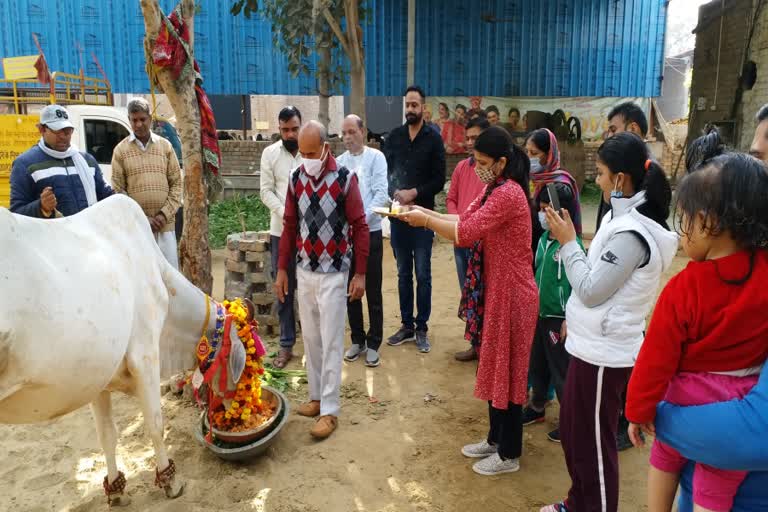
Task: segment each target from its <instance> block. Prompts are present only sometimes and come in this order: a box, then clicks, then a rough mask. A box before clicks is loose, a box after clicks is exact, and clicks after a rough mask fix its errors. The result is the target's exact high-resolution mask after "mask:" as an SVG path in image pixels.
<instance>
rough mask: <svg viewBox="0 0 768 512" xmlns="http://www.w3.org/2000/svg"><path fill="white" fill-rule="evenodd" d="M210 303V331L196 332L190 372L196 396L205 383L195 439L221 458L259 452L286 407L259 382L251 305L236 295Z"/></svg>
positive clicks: (260, 349) (260, 350) (259, 353)
mask: <svg viewBox="0 0 768 512" xmlns="http://www.w3.org/2000/svg"><path fill="white" fill-rule="evenodd" d="M215 306H216V307H215V309H216V324H215V328H214V332H213V335H212V337H211V339H208V337H207V336H206V335H205V334H204V335H203V336H201V338H200V341H199V342H198V344H197V358H198V362H199V365H198V368H197V370H196V371H195V373H194V374H193V376H192V385H193V388H194V389H195V395H196V396H197V397H198V399H199V392H200V389H201V387H202V385H203V384H206V387H207V405H206V408H205V411H204V412H203V414H202V415H201V424H200V425H199V432H198V439H199V440H201V441H202V442H203V443H204V444H205V445H206V446H207V447H208V448H209V449H211V450H212V451H213V452H214V453H216V454H217V455H219V456H220V457H222V458H226V459H242V458H247V457H249V456H253V455H255V454H258V453H261V452H262V451H263V450H264V449H265V448H266V446H263V445H264V444H265V442H271V440H272V439H274V436H275V435H276V434H277V431H279V429H280V428H282V426H283V424H284V423H285V421H280V420H284V419H287V407H288V405H287V401H286V399H285V397H284V396H283V395H282V394H281V393H280V392H278V391H277V390H275V389H272V388H269V387H266V386H262V384H261V377H262V375H264V366H263V358H264V355H265V354H266V350H265V348H264V344H263V343H262V341H261V338H260V337H259V335H258V331H257V327H258V324H257V322H256V321H255V320H254V319H253V313H254V307H253V304H252V303H250V301H248V300H241V299H237V300H234V301H231V302H230V301H224V302H222V303H221V304H215ZM265 438H269V439H265Z"/></svg>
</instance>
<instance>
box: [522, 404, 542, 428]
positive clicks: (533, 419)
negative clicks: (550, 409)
mask: <svg viewBox="0 0 768 512" xmlns="http://www.w3.org/2000/svg"><path fill="white" fill-rule="evenodd" d="M542 421H544V411H537V410H536V409H534V408H533V407H526V408H525V409H523V426H524V427H527V426H528V425H533V424H534V423H541V422H542Z"/></svg>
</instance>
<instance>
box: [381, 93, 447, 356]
mask: <svg viewBox="0 0 768 512" xmlns="http://www.w3.org/2000/svg"><path fill="white" fill-rule="evenodd" d="M425 99H426V97H425V96H424V91H423V90H422V89H421V88H420V87H418V86H415V85H412V86H410V87H408V89H406V91H405V119H406V123H405V124H404V125H402V126H399V127H397V128H395V129H394V130H392V132H390V134H389V136H388V137H387V140H386V141H385V142H384V147H383V150H384V156H385V157H386V158H387V167H388V181H389V194H390V196H391V197H392V199H393V200H395V201H397V202H399V203H400V204H401V205H418V206H422V207H424V208H428V209H430V210H432V209H434V207H435V195H437V194H438V193H439V192H440V191H442V190H443V186H444V185H445V147H444V146H443V140H442V138H441V137H440V134H439V133H437V132H436V131H435V130H433V129H431V128H430V127H429V126H427V125H426V124H425V123H424V119H423V116H424V101H425ZM433 236H434V234H433V233H432V231H429V230H427V229H424V228H414V227H411V226H409V225H408V224H406V223H404V222H401V221H399V220H396V219H392V224H391V235H390V240H391V243H392V251H393V252H394V254H395V260H396V261H397V278H398V292H399V296H400V314H401V319H402V323H403V324H402V326H401V327H400V329H399V330H398V331H397V332H396V333H395V334H393V335H392V336H391V337H390V338H389V340H388V341H387V343H388V344H389V345H392V346H398V345H402V344H403V343H405V342H407V341H414V340H415V341H416V346H417V348H418V350H419V352H421V353H427V352H429V351H430V344H429V339H428V338H427V329H428V328H427V323H428V322H429V315H430V313H431V309H432V268H431V261H430V260H431V258H432V238H433ZM414 266H415V269H416V283H417V287H416V310H417V314H416V317H415V318H414V316H413V270H414Z"/></svg>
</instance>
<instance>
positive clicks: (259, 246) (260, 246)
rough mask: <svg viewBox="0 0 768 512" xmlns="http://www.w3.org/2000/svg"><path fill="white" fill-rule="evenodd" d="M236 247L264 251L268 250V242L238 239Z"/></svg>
mask: <svg viewBox="0 0 768 512" xmlns="http://www.w3.org/2000/svg"><path fill="white" fill-rule="evenodd" d="M238 248H239V249H240V250H241V251H246V252H266V251H268V250H269V244H268V243H266V242H263V241H261V240H240V242H239V243H238Z"/></svg>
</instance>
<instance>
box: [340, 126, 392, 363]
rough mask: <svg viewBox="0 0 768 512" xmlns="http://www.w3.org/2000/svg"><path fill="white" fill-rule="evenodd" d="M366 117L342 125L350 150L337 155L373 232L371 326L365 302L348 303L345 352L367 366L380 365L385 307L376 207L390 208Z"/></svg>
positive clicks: (368, 279) (368, 284)
mask: <svg viewBox="0 0 768 512" xmlns="http://www.w3.org/2000/svg"><path fill="white" fill-rule="evenodd" d="M365 133H366V130H365V126H364V125H363V120H362V119H360V118H359V117H358V116H356V115H354V114H352V115H350V116H347V117H346V118H345V119H344V122H343V123H342V124H341V135H342V137H343V139H344V146H345V147H346V148H347V151H346V152H345V153H343V154H342V155H341V156H340V157H339V158H338V163H339V164H340V165H343V166H344V167H346V168H347V169H349V170H350V171H352V172H353V173H355V175H357V179H358V183H359V185H360V194H361V195H362V196H363V205H364V206H365V220H366V222H367V223H368V229H369V230H370V233H371V244H370V250H369V252H368V269H367V272H366V275H365V296H366V302H368V319H369V322H370V328H369V330H368V333H367V334H366V332H365V326H364V322H363V303H362V301H359V300H357V301H350V302H349V304H348V305H347V316H348V318H349V329H350V331H351V332H352V344H351V345H350V347H349V349H348V350H347V352H346V353H345V354H344V360H346V361H349V362H353V361H357V359H358V358H360V357H361V356H364V357H365V365H366V366H368V367H376V366H379V364H380V362H381V361H380V357H379V348H380V347H381V341H382V339H383V337H384V306H383V300H382V296H381V260H382V257H383V255H384V246H383V238H382V236H381V217H379V216H378V215H377V214H375V213H374V212H373V208H376V207H387V206H388V205H389V193H388V191H387V187H388V183H387V159H386V158H384V153H382V152H381V151H379V150H378V149H375V148H369V147H367V146H366V145H365Z"/></svg>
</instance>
